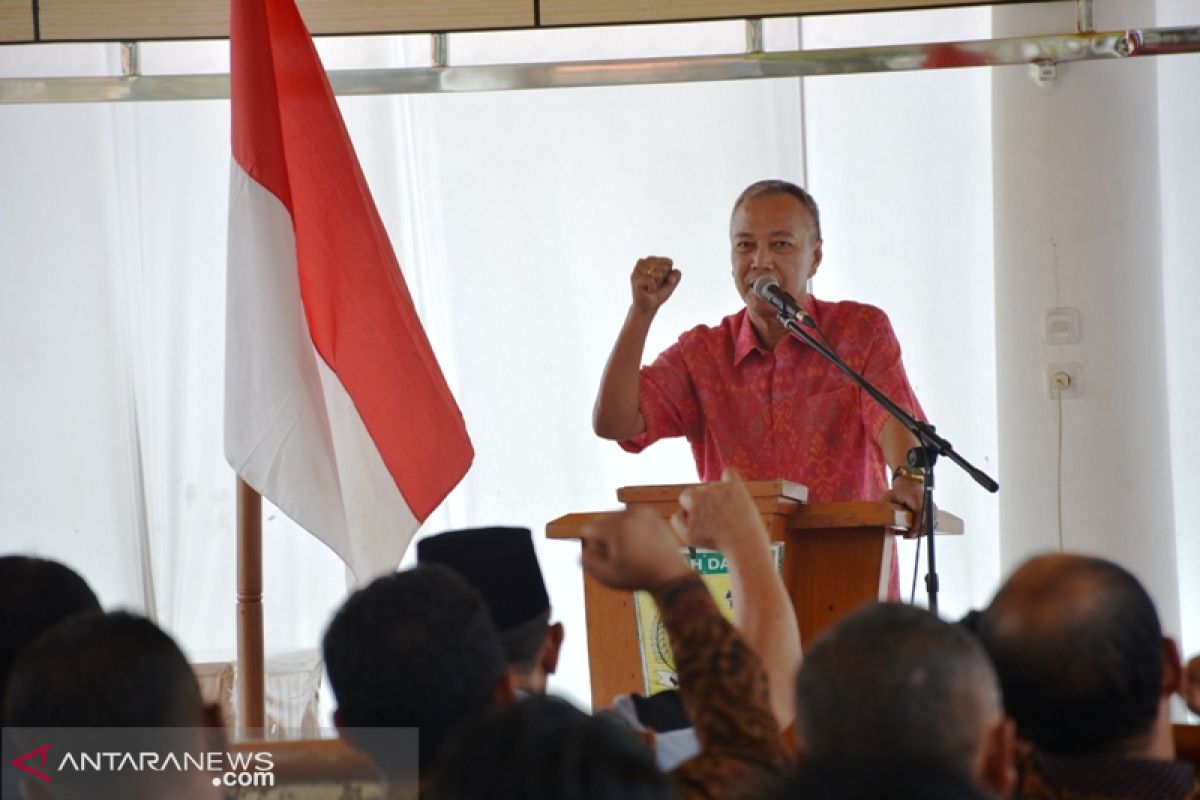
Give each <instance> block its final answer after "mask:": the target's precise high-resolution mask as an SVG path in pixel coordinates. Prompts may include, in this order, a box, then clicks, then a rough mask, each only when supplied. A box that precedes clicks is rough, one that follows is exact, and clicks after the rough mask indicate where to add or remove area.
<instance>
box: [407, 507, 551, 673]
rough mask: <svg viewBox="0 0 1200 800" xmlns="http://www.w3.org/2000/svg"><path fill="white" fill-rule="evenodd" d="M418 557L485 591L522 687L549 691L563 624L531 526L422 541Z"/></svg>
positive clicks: (456, 533)
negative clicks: (553, 611) (555, 614)
mask: <svg viewBox="0 0 1200 800" xmlns="http://www.w3.org/2000/svg"><path fill="white" fill-rule="evenodd" d="M417 561H418V562H420V563H422V564H443V565H445V566H447V567H450V568H451V569H453V570H454V571H455V572H457V573H458V574H460V575H462V576H463V578H465V579H466V581H467V583H469V584H471V586H473V587H475V589H476V590H477V591H478V592H479V593H480V594H481V595H482V596H483V600H484V602H485V603H486V604H487V607H488V612H489V613H490V614H491V616H492V622H493V623H494V624H495V626H496V631H497V633H498V634H499V635H500V644H501V646H502V647H503V649H504V657H505V660H506V661H507V662H508V666H509V668H510V669H511V670H512V671H513V673H514V675H515V676H516V679H517V686H518V688H520V689H522V690H523V691H526V692H529V693H531V694H539V693H542V692H544V691H545V690H546V679H547V678H548V676H550V675H552V674H554V671H555V669H556V668H557V667H558V653H559V649H560V648H561V646H562V640H563V627H562V625H561V624H560V623H555V624H554V625H551V624H550V596H549V595H548V594H547V593H546V583H545V581H544V580H543V579H542V570H541V567H540V566H539V565H538V560H537V554H536V553H535V552H534V549H533V535H532V534H531V533H530V531H529V529H528V528H496V527H493V528H471V529H467V530H458V531H449V532H447V533H441V534H438V535H436V536H430V537H428V538H426V539H422V540H421V541H419V542H417Z"/></svg>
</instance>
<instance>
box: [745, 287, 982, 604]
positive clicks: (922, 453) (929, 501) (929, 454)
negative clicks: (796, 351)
mask: <svg viewBox="0 0 1200 800" xmlns="http://www.w3.org/2000/svg"><path fill="white" fill-rule="evenodd" d="M765 299H767V300H768V301H770V302H771V303H772V304H773V305H775V307H776V308H778V309H779V315H778V317H779V321H780V322H781V323H783V326H784V327H785V328H787V329H788V331H789V332H790V333H791V334H792V335H793V336H795V337H796V338H797V339H799V340H800V341H802V342H804V343H806V344H808V345H809V346H810V347H812V348H813V349H814V350H816V351H817V352H818V353H820V354H821V355H822V356H823V357H824V358H825V359H826V360H827V361H829V363H831V364H833V365H834V366H835V367H837V368H838V369H840V370H841V371H842V372H844V373H846V375H848V376H849V377H850V379H851V380H853V381H854V382H855V383H857V384H858V385H859V386H861V387H862V389H863V391H865V392H866V393H867V394H869V395H870V396H871V398H872V399H874V400H875V402H876V403H879V405H881V406H883V408H884V410H886V411H887V412H888V413H889V414H891V415H892V416H893V417H895V418H896V419H897V420H899V421H900V424H901V425H903V426H904V427H905V428H907V429H908V430H909V431H911V432H912V434H913V436H915V437H917V441H918V442H920V445H918V446H917V447H914V448H912V449H911V450H909V451H908V456H907V458H908V464H909V466H912V467H921V468H923V469H924V470H925V485H924V498H923V503H924V505H923V506H922V508H921V511H922V516H923V517H924V523H923V524H924V528H925V536H926V538H927V539H928V543H927V550H926V553H927V556H928V559H929V571H928V573H926V575H925V590H926V592H928V594H929V610H930V611H931V612H933V613H934V614H937V613H938V588H939V587H938V576H937V556H936V555H935V554H934V545H933V522H934V515H933V487H934V481H933V467H934V464H935V463H936V462H937V458H938V456H945V457H946V458H949V459H950V460H951V461H953V462H954V463H955V464H957V465H958V466H959V467H961V468H962V469H963V471H965V472H966V473H967V474H968V475H970V476H971V478H973V479H974V480H975V482H976V483H978V484H979V485H980V486H982V487H983V488H984V489H987V490H988V491H989V492H996V491H999V489H1000V484H998V483H996V481H995V480H993V479H992V478H991V477H990V476H989V475H988V474H987V473H985V472H984V471H983V470H981V469H979V468H978V467H975V466H974V465H972V464H971V463H970V462H968V461H967V460H966V459H965V458H963V457H962V456H960V455H959V454H958V453H957V452H955V450H954V446H953V445H951V444H950V443H949V442H948V441H946V440H945V439H943V438H942V437H941V436H938V435H937V433H935V432H934V428H933V426H932V425H930V424H928V423H925V422H921V421H920V420H918V419H916V418H914V417H913V416H912V415H911V414H909V413H908V412H907V411H905V410H904V409H903V408H901V407H900V406H898V405H896V403H895V402H894V401H893V400H892V399H891V398H890V397H888V396H887V395H886V394H884V393H883V392H881V391H880V390H879V389H877V388H875V386H873V385H872V384H871V382H870V381H868V380H867V379H866V378H864V377H863V376H862V375H860V374H859V373H858V372H856V371H855V370H854V368H853V367H851V366H849V365H848V364H847V363H846V362H845V361H843V360H842V357H841V356H839V355H838V354H837V352H836V351H835V350H834V349H833V348H832V347H830V346H826V345H825V343H824V342H821V341H818V339H817V337H815V336H813V335H812V334H811V333H809V332H808V331H807V330H805V329H804V328H803V327H802V326H801V325H800V323H799V322H797V321H796V313H795V312H793V311H791V310H790V309H788V308H787V307H786V305H783V304H782V303H781V302H779V301H778V299H777V298H775V297H766V298H765ZM813 327H816V326H815V325H814V326H813ZM913 521H914V522H917V520H913Z"/></svg>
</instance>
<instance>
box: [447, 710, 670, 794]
mask: <svg viewBox="0 0 1200 800" xmlns="http://www.w3.org/2000/svg"><path fill="white" fill-rule="evenodd" d="M433 796H434V798H436V800H490V798H494V797H530V798H532V797H553V798H559V799H560V800H607V799H608V798H611V799H612V800H659V798H662V799H663V800H665V798H668V797H670V796H672V795H671V793H670V792H669V791H668V784H667V781H666V779H665V777H664V776H663V775H662V773H660V772H659V771H658V768H657V767H656V766H655V763H654V756H653V755H652V754H651V752H650V750H649V748H647V747H646V745H645V744H644V743H643V742H642V741H641V740H640V739H638V738H636V737H635V736H634V735H633V734H632V733H630V732H629V730H628V729H626V728H624V727H622V726H621V725H620V724H619V723H617V722H615V721H613V720H611V719H608V718H605V717H593V716H590V715H588V714H585V713H583V712H582V711H580V710H579V709H577V708H575V707H574V706H572V705H571V704H570V703H568V702H567V701H565V700H562V699H560V698H556V697H546V696H541V697H532V698H529V699H526V700H523V701H521V702H520V703H516V704H513V705H511V706H508V707H507V708H504V709H502V710H500V711H499V712H498V713H496V714H493V715H491V716H489V717H488V718H487V719H484V720H482V721H480V722H478V723H476V724H474V725H472V726H470V727H469V728H467V729H465V730H464V731H462V733H461V734H460V735H458V736H456V737H455V739H454V741H453V742H452V743H451V744H449V745H448V746H447V747H446V751H445V754H444V757H443V758H442V760H441V761H440V763H439V767H438V771H437V776H436V779H435V782H434V795H433Z"/></svg>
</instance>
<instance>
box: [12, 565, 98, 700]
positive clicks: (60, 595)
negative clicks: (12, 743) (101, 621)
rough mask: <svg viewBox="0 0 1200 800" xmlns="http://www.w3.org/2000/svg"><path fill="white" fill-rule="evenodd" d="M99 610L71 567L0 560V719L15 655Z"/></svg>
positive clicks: (93, 598)
mask: <svg viewBox="0 0 1200 800" xmlns="http://www.w3.org/2000/svg"><path fill="white" fill-rule="evenodd" d="M99 610H100V601H99V600H97V599H96V595H95V594H94V593H93V592H92V590H91V588H90V587H89V586H88V585H87V581H85V580H84V579H83V578H81V577H79V575H78V574H77V573H76V572H75V571H74V570H72V569H71V568H70V567H68V566H66V565H64V564H60V563H58V562H57V561H47V560H45V559H41V558H32V557H28V556H3V557H0V719H2V718H3V715H4V705H3V703H4V687H5V685H7V683H8V674H9V670H11V669H12V664H13V659H15V658H16V656H17V653H19V652H20V651H21V650H22V649H23V648H24V647H26V646H27V645H28V644H29V643H30V642H32V641H33V640H34V639H36V638H37V637H38V636H39V635H41V634H42V633H44V632H45V631H47V630H49V629H50V628H51V627H53V626H54V625H55V624H57V623H59V622H61V621H63V620H64V619H67V618H68V617H71V616H74V615H75V614H81V613H84V612H88V611H99Z"/></svg>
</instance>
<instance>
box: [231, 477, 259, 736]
mask: <svg viewBox="0 0 1200 800" xmlns="http://www.w3.org/2000/svg"><path fill="white" fill-rule="evenodd" d="M237 548H238V555H237V636H238V638H237V708H238V738H242V739H258V738H262V737H263V729H264V728H265V724H266V699H265V693H264V678H263V675H264V664H263V662H264V657H263V649H264V648H263V606H262V497H261V496H260V495H259V493H258V492H256V491H254V489H252V488H250V485H249V484H248V483H246V482H245V481H244V480H242V479H241V478H240V477H239V478H238V479H237Z"/></svg>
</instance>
